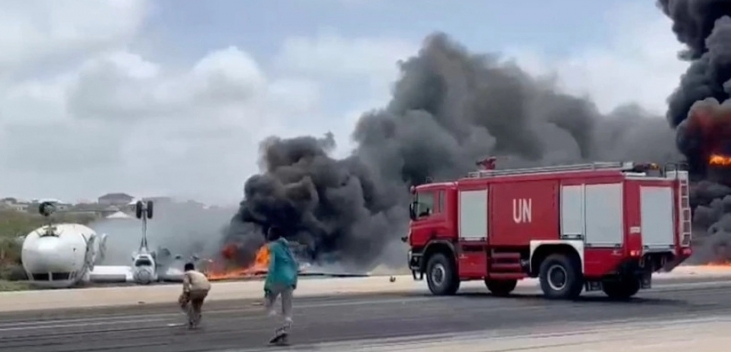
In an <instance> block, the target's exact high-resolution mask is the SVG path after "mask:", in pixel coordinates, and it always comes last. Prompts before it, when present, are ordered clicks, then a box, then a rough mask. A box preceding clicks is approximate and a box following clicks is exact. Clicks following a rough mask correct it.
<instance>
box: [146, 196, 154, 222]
mask: <svg viewBox="0 0 731 352" xmlns="http://www.w3.org/2000/svg"><path fill="white" fill-rule="evenodd" d="M152 208H153V206H152V201H151V200H148V201H147V218H148V219H152Z"/></svg>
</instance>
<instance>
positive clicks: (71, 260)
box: [21, 223, 183, 288]
mask: <svg viewBox="0 0 731 352" xmlns="http://www.w3.org/2000/svg"><path fill="white" fill-rule="evenodd" d="M144 230H145V229H144V228H143V235H142V242H141V245H140V249H139V250H138V251H137V252H136V253H134V254H133V255H132V265H130V266H123V265H122V266H118V265H96V263H97V261H99V260H101V259H103V258H104V254H105V252H106V239H107V236H106V235H105V234H102V235H97V233H96V232H95V231H94V230H93V229H91V228H89V227H87V226H84V225H80V224H71V223H65V224H53V225H46V226H43V227H39V228H37V229H35V230H33V231H32V232H30V233H29V234H28V235H26V236H25V238H24V240H23V249H22V252H21V259H22V262H23V268H24V269H25V271H26V273H27V274H28V279H29V280H30V283H31V284H32V285H34V286H37V287H44V288H65V287H71V286H75V285H79V284H83V283H88V282H96V283H99V282H106V283H112V282H114V283H124V282H134V283H137V284H150V283H153V282H157V281H163V280H164V281H182V277H183V272H182V270H178V269H175V268H163V267H160V266H159V265H158V264H157V261H156V253H155V252H150V251H149V250H148V249H147V236H146V234H145V231H144Z"/></svg>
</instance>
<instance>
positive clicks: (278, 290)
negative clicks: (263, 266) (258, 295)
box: [264, 227, 299, 344]
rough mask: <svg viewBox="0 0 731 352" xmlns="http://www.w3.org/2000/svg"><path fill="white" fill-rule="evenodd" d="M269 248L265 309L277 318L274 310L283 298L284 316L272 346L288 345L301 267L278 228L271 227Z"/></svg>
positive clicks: (265, 283) (272, 340) (268, 237)
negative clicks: (293, 304)
mask: <svg viewBox="0 0 731 352" xmlns="http://www.w3.org/2000/svg"><path fill="white" fill-rule="evenodd" d="M267 240H268V241H269V243H268V244H267V246H268V248H269V269H268V270H267V275H266V281H265V282H264V297H265V307H266V310H267V313H268V314H269V316H276V314H277V312H276V310H275V308H274V303H276V301H277V298H278V297H280V296H281V298H282V300H281V301H282V315H283V316H284V323H283V324H282V325H281V326H280V327H279V328H277V329H276V330H275V333H274V337H273V338H272V339H271V341H269V342H270V343H272V344H288V343H289V341H288V335H289V331H290V329H291V327H292V295H293V293H294V290H295V289H297V276H298V269H299V266H298V264H297V261H296V260H295V259H294V255H293V254H292V251H291V249H290V248H289V242H287V240H286V239H285V238H284V237H283V236H282V232H281V230H280V229H279V228H277V227H271V228H270V229H269V232H268V234H267Z"/></svg>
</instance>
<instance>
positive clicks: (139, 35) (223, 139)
mask: <svg viewBox="0 0 731 352" xmlns="http://www.w3.org/2000/svg"><path fill="white" fill-rule="evenodd" d="M435 30H439V31H443V32H446V33H448V34H449V35H451V36H452V37H453V38H455V39H456V40H458V41H460V42H462V43H463V44H465V45H466V46H467V47H468V48H470V49H471V50H472V51H474V52H502V53H504V55H505V56H506V57H509V58H515V59H516V60H517V61H518V62H519V63H520V64H521V65H522V66H523V67H524V68H525V69H526V70H528V71H530V72H534V73H537V74H538V73H541V74H546V73H551V72H555V73H557V75H558V77H559V79H560V82H561V85H562V87H564V89H566V90H567V91H570V92H573V93H576V94H588V95H590V96H591V97H593V98H594V100H595V101H596V102H597V104H598V106H599V107H600V108H601V109H602V110H604V111H608V110H610V109H611V108H612V107H614V106H616V105H619V104H622V103H627V102H632V101H634V102H637V103H639V104H640V105H642V106H644V107H645V108H647V109H649V110H650V111H653V112H656V113H657V114H658V115H661V114H663V113H664V109H665V98H666V97H667V95H669V94H670V92H671V91H672V90H673V88H674V87H675V86H676V85H677V82H678V80H679V77H680V74H681V73H682V72H683V71H684V69H685V67H686V65H685V64H684V63H682V62H679V61H678V60H677V59H676V54H675V53H676V52H677V51H678V49H679V48H680V45H679V44H678V43H677V42H676V40H675V38H674V36H673V34H672V32H671V30H670V22H669V20H667V19H665V18H664V17H663V16H662V14H661V12H660V11H659V10H657V9H656V8H655V6H654V1H652V0H645V1H637V0H601V1H600V0H589V1H575V0H551V1H545V0H517V1H484V0H460V1H447V0H399V1H393V0H391V1H385V0H266V1H263V0H261V1H255V0H250V1H242V0H206V1H193V0H158V1H147V0H110V1H105V0H95V1H81V0H33V1H28V0H0V48H1V49H0V50H1V51H0V53H1V55H0V197H3V196H16V197H21V198H40V197H53V198H59V199H62V200H66V201H78V200H82V199H95V198H96V197H97V196H99V195H101V194H103V193H106V192H127V193H130V194H132V195H135V196H152V195H171V196H180V197H191V198H196V199H198V200H201V201H204V202H208V203H232V202H238V201H239V200H240V198H241V196H242V189H243V183H244V181H245V180H246V178H247V177H248V176H250V175H252V174H253V173H256V172H257V171H258V167H257V157H258V142H259V141H260V140H261V139H262V138H264V137H266V136H269V135H272V134H276V135H281V136H295V135H299V134H316V135H322V134H324V133H325V132H327V131H332V132H333V133H335V135H336V138H337V141H338V143H339V148H338V153H339V154H345V153H347V151H348V149H349V147H350V145H349V134H350V131H351V130H352V127H353V125H354V123H355V121H356V119H357V118H358V116H359V114H360V113H361V112H363V111H365V110H367V109H370V108H376V107H380V106H382V105H383V104H384V103H385V102H386V101H387V100H388V97H389V85H390V83H391V82H392V81H393V80H394V79H395V77H396V75H397V70H396V65H395V63H396V61H397V60H398V59H400V58H405V57H408V56H409V55H413V54H414V53H415V52H416V51H417V50H418V47H419V45H420V42H421V40H422V39H423V38H424V37H425V36H426V35H428V34H429V33H431V32H432V31H435Z"/></svg>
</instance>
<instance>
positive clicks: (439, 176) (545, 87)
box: [225, 33, 680, 269]
mask: <svg viewBox="0 0 731 352" xmlns="http://www.w3.org/2000/svg"><path fill="white" fill-rule="evenodd" d="M398 65H399V67H400V71H401V75H400V78H399V79H398V80H397V81H396V82H395V84H394V86H393V96H392V99H391V101H390V102H389V103H388V105H387V106H385V107H382V108H379V109H375V110H373V111H370V112H368V113H365V114H364V115H363V116H362V117H361V118H360V120H359V121H358V123H357V125H356V128H355V131H354V132H353V134H352V138H353V140H354V141H355V142H356V143H357V147H356V148H355V150H353V151H352V155H351V156H350V157H348V158H345V159H342V160H337V159H335V158H333V157H331V156H330V155H329V153H330V151H331V150H332V149H333V148H334V142H333V138H332V136H331V135H326V136H325V137H324V138H321V139H318V138H314V137H299V138H292V139H280V138H274V137H273V138H270V139H268V140H266V141H264V142H263V143H262V147H261V153H262V172H261V174H259V175H256V176H253V177H251V178H250V179H249V180H248V181H247V182H246V185H245V191H244V193H245V194H244V200H243V201H242V202H241V207H240V209H239V212H238V213H237V214H236V216H235V217H234V218H233V220H232V221H231V226H230V229H229V231H228V233H227V236H226V238H225V242H227V243H237V244H238V245H239V248H241V258H245V260H251V258H252V257H253V251H255V250H256V248H258V246H259V245H261V244H262V243H263V242H264V235H263V234H264V233H265V232H266V229H267V228H268V227H270V226H272V225H277V226H280V227H282V228H284V229H286V231H287V233H288V234H289V237H290V238H291V239H294V240H296V241H298V242H300V243H302V244H303V245H304V246H305V247H306V251H307V253H308V254H309V255H310V257H311V258H313V260H316V261H337V262H339V263H341V264H344V265H347V266H348V267H350V268H358V269H368V268H371V267H372V266H374V265H377V264H380V263H384V262H385V263H387V264H393V265H404V262H405V260H406V259H405V252H404V248H403V247H402V245H401V244H400V242H399V241H398V239H399V238H400V237H401V236H403V235H405V234H406V231H407V225H408V216H407V214H408V212H407V203H408V196H409V195H408V187H409V186H410V185H417V184H421V183H423V182H426V181H427V180H429V179H431V180H435V181H439V180H447V179H454V178H457V177H461V176H463V175H464V174H465V173H466V172H468V171H471V170H473V169H474V168H475V161H476V160H477V159H479V158H482V157H484V156H487V155H496V156H500V159H499V161H498V166H499V167H506V166H527V165H549V164H558V163H567V162H577V161H593V160H600V159H601V160H642V161H655V162H667V161H676V160H677V159H678V158H679V157H680V155H679V153H678V152H677V150H676V148H675V145H674V144H675V142H674V137H673V136H674V132H673V130H672V129H671V128H670V127H669V126H668V125H667V123H666V122H665V121H664V120H663V119H662V118H661V117H659V116H649V114H648V113H646V112H644V111H642V109H640V108H639V107H637V106H625V107H622V108H619V109H617V110H616V111H614V112H612V113H610V114H608V115H603V114H601V113H600V112H599V111H598V110H597V108H596V107H595V105H594V103H593V102H592V101H590V100H588V99H587V98H583V97H576V96H571V95H567V94H565V93H562V92H561V91H560V90H558V89H557V88H556V86H555V84H554V82H553V80H552V79H551V78H550V77H532V76H530V75H528V74H527V73H526V72H524V71H523V70H521V69H520V68H519V67H518V66H517V65H516V64H514V63H512V62H510V61H505V60H503V59H502V58H501V57H499V56H498V55H493V54H473V53H470V52H469V51H468V50H467V49H466V48H464V47H462V46H461V45H459V44H458V43H455V42H454V41H452V40H450V39H449V38H448V37H447V35H445V34H441V33H436V34H433V35H431V36H429V37H427V38H426V40H425V41H424V43H423V46H422V48H421V49H420V50H419V52H418V53H416V55H415V56H413V57H411V58H409V59H408V60H405V61H403V62H399V63H398Z"/></svg>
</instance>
